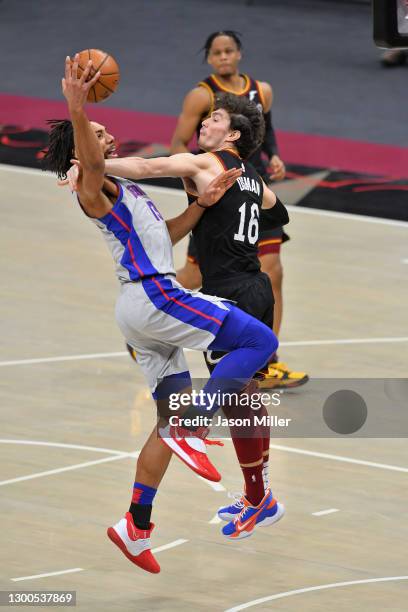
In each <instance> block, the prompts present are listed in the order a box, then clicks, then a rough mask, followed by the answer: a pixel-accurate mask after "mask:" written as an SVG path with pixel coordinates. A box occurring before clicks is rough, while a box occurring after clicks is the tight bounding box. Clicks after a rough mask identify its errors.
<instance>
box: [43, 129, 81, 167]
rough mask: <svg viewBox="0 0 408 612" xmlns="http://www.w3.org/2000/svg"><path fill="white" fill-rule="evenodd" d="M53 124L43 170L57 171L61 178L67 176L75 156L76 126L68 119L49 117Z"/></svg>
mask: <svg viewBox="0 0 408 612" xmlns="http://www.w3.org/2000/svg"><path fill="white" fill-rule="evenodd" d="M47 123H48V125H50V126H51V131H50V133H49V141H48V142H49V144H48V149H47V150H46V151H45V155H44V157H43V159H42V168H43V170H50V171H51V172H55V173H56V174H57V176H58V178H59V179H65V178H67V172H68V170H69V169H70V167H71V159H72V158H73V157H74V151H75V143H74V128H73V127H72V123H71V121H69V120H68V119H49V120H48V121H47Z"/></svg>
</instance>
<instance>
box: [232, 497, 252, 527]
mask: <svg viewBox="0 0 408 612" xmlns="http://www.w3.org/2000/svg"><path fill="white" fill-rule="evenodd" d="M249 508H250V506H249V505H247V504H244V503H243V502H242V510H241V512H240V513H239V514H238V516H236V517H235V518H234V523H236V522H237V521H242V519H243V518H245V515H246V513H247V512H248V510H249Z"/></svg>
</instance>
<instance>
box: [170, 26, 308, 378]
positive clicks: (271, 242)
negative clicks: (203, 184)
mask: <svg viewBox="0 0 408 612" xmlns="http://www.w3.org/2000/svg"><path fill="white" fill-rule="evenodd" d="M241 48H242V43H241V39H240V37H239V35H238V33H237V32H234V31H233V30H225V31H221V32H214V33H212V34H210V36H209V37H208V38H207V40H206V42H205V45H204V51H205V59H206V60H207V62H208V63H209V65H210V66H211V67H212V69H213V70H214V73H213V74H211V75H210V76H209V77H207V78H206V79H204V80H203V81H200V82H199V83H198V85H197V86H196V87H195V88H194V89H192V90H191V91H190V92H189V93H188V94H187V95H186V97H185V99H184V102H183V108H182V111H181V114H180V116H179V119H178V123H177V127H176V130H175V132H174V134H173V138H172V143H171V153H183V152H186V151H188V145H189V143H190V141H191V139H192V138H193V136H194V133H195V132H197V133H198V131H199V129H200V127H201V122H202V120H203V119H205V118H206V117H207V116H209V115H210V114H211V112H212V110H213V109H214V100H215V95H216V94H217V93H219V92H228V93H233V94H235V95H238V96H245V97H247V98H249V99H250V100H251V101H254V102H255V103H256V104H258V105H259V107H260V109H262V111H263V113H264V118H265V137H264V141H263V144H262V146H261V147H260V148H258V149H257V151H256V152H255V153H254V154H252V155H251V157H250V159H249V161H251V163H252V164H253V165H254V166H255V168H256V170H257V171H258V173H259V174H260V175H261V176H262V178H263V180H264V181H265V183H266V184H268V183H270V182H271V181H277V180H282V179H283V178H284V177H285V166H284V163H283V162H282V160H281V159H280V157H279V155H278V149H277V144H276V138H275V132H274V129H273V126H272V121H271V106H272V102H273V91H272V87H271V86H270V84H269V83H266V82H264V81H257V80H255V79H253V78H252V77H250V76H248V75H246V74H241V73H240V72H239V63H240V60H241V57H242V56H241ZM262 153H264V154H265V155H266V157H267V159H268V162H267V163H265V162H264V160H263V158H262ZM287 239H288V236H287V235H286V234H285V233H284V231H283V228H282V227H280V228H276V227H275V228H271V227H270V226H269V224H268V220H267V218H266V217H265V216H264V215H263V214H262V213H261V219H260V235H259V243H258V247H259V251H258V256H259V258H260V261H261V266H262V270H263V271H264V272H266V273H267V274H268V276H269V278H270V280H271V283H272V287H273V294H274V299H275V306H274V316H273V330H274V332H275V334H276V335H277V336H278V335H279V331H280V327H281V321H282V311H283V298H282V281H283V267H282V262H281V258H280V247H281V244H282V242H284V241H285V240H287ZM177 280H178V281H179V282H180V283H181V284H182V285H183V286H184V287H187V288H191V289H192V288H197V287H200V286H201V284H202V279H201V274H200V270H199V267H198V265H197V253H196V249H195V247H194V242H193V241H191V240H190V244H189V249H188V254H187V260H186V263H185V265H184V267H183V268H182V269H181V270H179V271H178V273H177ZM267 379H270V380H267ZM307 381H308V376H307V375H306V374H305V373H304V372H294V371H291V370H290V369H289V368H288V367H287V366H286V365H285V364H283V363H281V362H279V361H278V357H277V355H274V356H273V358H272V362H271V364H270V367H269V373H268V374H267V375H266V380H265V386H266V385H270V386H272V385H274V386H275V387H295V386H298V385H301V384H304V383H305V382H307Z"/></svg>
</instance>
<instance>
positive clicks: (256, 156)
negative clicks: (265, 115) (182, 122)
mask: <svg viewBox="0 0 408 612" xmlns="http://www.w3.org/2000/svg"><path fill="white" fill-rule="evenodd" d="M240 76H241V77H242V78H243V79H244V82H245V84H244V87H243V89H242V91H240V92H236V91H232V89H227V88H226V87H224V86H223V85H222V84H221V83H220V81H219V80H218V79H217V77H216V76H215V74H211V75H210V76H209V77H207V78H206V79H204V80H202V81H200V82H199V83H198V86H199V87H204V88H205V89H207V91H208V92H209V94H210V98H211V106H210V110H209V112H208V113H207V114H204V115H203V116H202V117H201V119H200V122H199V124H198V126H197V138H198V136H199V133H200V128H201V122H202V121H203V120H204V119H205V118H206V117H208V116H209V115H211V113H212V112H213V110H214V103H215V96H216V95H217V93H221V92H227V93H232V94H234V95H235V96H245V97H246V98H248V99H249V100H251V101H252V102H255V104H256V105H257V106H258V108H259V110H260V111H261V112H265V110H264V109H265V100H264V97H263V94H262V89H261V85H260V83H259V81H256V80H255V79H253V78H252V77H250V76H248V75H247V74H241V75H240ZM248 161H250V162H251V164H252V165H253V166H254V167H255V169H256V170H257V172H258V173H259V174H260V175H261V176H264V175H265V164H264V163H263V161H262V155H261V147H260V148H259V149H257V150H256V151H254V153H252V155H251V157H250V158H249V160H248Z"/></svg>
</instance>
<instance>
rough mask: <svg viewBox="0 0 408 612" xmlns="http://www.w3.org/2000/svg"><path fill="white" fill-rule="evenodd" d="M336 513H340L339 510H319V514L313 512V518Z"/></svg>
mask: <svg viewBox="0 0 408 612" xmlns="http://www.w3.org/2000/svg"><path fill="white" fill-rule="evenodd" d="M334 512H340V510H339V509H338V508H329V509H328V510H319V512H312V516H325V514H333V513H334Z"/></svg>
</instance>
